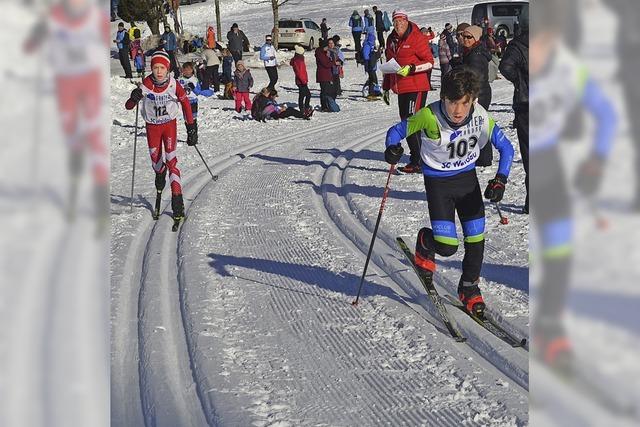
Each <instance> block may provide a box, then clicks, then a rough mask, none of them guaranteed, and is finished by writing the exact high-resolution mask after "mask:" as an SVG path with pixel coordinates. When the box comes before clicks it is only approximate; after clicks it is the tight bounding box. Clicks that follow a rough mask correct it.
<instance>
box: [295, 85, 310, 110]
mask: <svg viewBox="0 0 640 427" xmlns="http://www.w3.org/2000/svg"><path fill="white" fill-rule="evenodd" d="M310 103H311V91H310V90H309V86H308V85H298V108H299V109H300V110H301V111H304V109H307V108H309V104H310Z"/></svg>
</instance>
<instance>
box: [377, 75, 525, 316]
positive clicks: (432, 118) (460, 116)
mask: <svg viewBox="0 0 640 427" xmlns="http://www.w3.org/2000/svg"><path fill="white" fill-rule="evenodd" d="M479 92H480V77H479V76H478V75H477V74H476V72H475V71H473V70H472V69H470V68H468V67H461V68H459V69H456V70H453V71H450V72H449V73H447V74H446V75H445V76H444V78H443V79H442V88H441V90H440V100H439V101H436V102H433V103H431V104H429V105H427V106H426V107H424V108H422V109H420V110H419V111H418V112H417V113H416V114H414V115H413V116H411V117H409V118H407V119H404V120H402V121H401V122H400V123H397V124H395V125H393V126H392V127H391V128H389V130H388V131H387V138H386V142H385V144H386V150H385V153H384V154H385V160H386V161H387V163H390V164H392V165H395V164H397V163H398V162H399V161H400V158H401V157H402V153H403V149H402V145H401V142H402V140H403V139H406V137H407V136H409V135H413V134H418V135H419V137H420V140H421V148H420V157H421V159H422V173H423V175H424V186H425V190H426V193H427V201H428V202H429V219H430V220H431V228H426V227H425V228H422V229H421V230H420V231H419V232H418V238H417V242H416V252H415V263H416V266H417V267H418V268H420V269H422V270H424V272H425V273H426V274H427V275H431V277H433V273H434V272H435V269H436V263H435V256H436V254H438V255H440V256H443V257H449V256H451V255H453V254H454V253H455V252H456V251H457V249H458V236H457V234H456V225H455V214H456V212H457V213H458V218H459V220H460V222H461V225H462V232H463V234H464V258H463V260H462V276H461V277H460V282H459V283H458V297H459V298H460V301H462V303H463V304H464V306H465V308H466V310H467V311H469V312H470V313H473V314H475V315H477V316H480V317H482V316H483V315H484V309H485V303H484V300H483V298H482V294H481V292H480V288H479V287H478V283H479V281H480V270H481V269H482V262H483V257H484V225H485V215H484V202H483V200H482V193H481V192H480V183H479V182H478V177H477V175H476V170H475V162H476V160H477V159H478V156H479V155H480V149H481V148H482V147H484V146H485V145H486V144H489V143H491V144H493V146H494V147H495V148H496V149H497V150H498V151H499V153H500V162H499V166H498V171H497V173H496V176H495V178H493V179H491V180H489V184H488V185H487V188H486V190H485V191H484V197H485V198H487V199H489V200H491V201H492V202H496V203H497V202H500V200H502V197H503V195H504V191H505V185H506V183H507V178H508V176H509V171H510V169H511V162H512V160H513V153H514V151H513V147H512V146H511V142H510V141H509V140H508V139H507V137H506V136H505V135H504V133H503V132H502V130H501V129H500V127H499V126H498V125H497V124H496V122H495V121H494V120H493V118H492V117H491V116H490V115H489V113H488V112H487V110H485V109H484V108H483V107H482V106H481V105H480V104H478V102H477V98H478V94H479Z"/></svg>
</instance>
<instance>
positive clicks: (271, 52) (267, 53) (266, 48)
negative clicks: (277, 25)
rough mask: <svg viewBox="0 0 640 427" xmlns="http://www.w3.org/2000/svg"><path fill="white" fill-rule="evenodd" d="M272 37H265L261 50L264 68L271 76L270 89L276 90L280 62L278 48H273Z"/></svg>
mask: <svg viewBox="0 0 640 427" xmlns="http://www.w3.org/2000/svg"><path fill="white" fill-rule="evenodd" d="M272 41H273V40H272V38H271V35H270V34H268V35H267V36H265V42H264V44H263V45H262V47H261V48H260V59H262V60H263V61H264V68H265V70H267V74H268V75H269V86H267V87H268V88H270V89H275V87H276V83H277V82H278V61H276V48H275V47H273V44H272Z"/></svg>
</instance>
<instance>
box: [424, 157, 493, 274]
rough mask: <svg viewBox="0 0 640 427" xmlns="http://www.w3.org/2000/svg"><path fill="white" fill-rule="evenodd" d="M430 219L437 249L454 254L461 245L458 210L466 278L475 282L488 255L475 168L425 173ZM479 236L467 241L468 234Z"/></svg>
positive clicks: (447, 254) (443, 252)
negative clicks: (450, 173) (439, 174)
mask: <svg viewBox="0 0 640 427" xmlns="http://www.w3.org/2000/svg"><path fill="white" fill-rule="evenodd" d="M424 188H425V190H426V192H427V201H428V205H429V219H430V221H431V227H432V230H433V235H434V239H435V242H434V246H435V249H436V253H437V254H439V255H441V256H445V257H446V256H451V255H453V254H454V253H455V252H456V250H457V249H458V243H457V236H456V226H455V215H456V213H457V214H458V218H459V219H460V223H461V224H462V229H463V232H464V233H465V241H464V258H463V259H462V280H464V281H465V282H473V281H475V280H476V279H478V278H479V277H480V270H481V269H482V261H483V259H484V237H482V238H479V237H478V236H481V235H483V233H484V202H483V200H482V193H481V191H480V183H479V182H478V176H477V175H476V170H475V169H471V170H470V171H467V172H462V173H459V174H457V175H453V176H449V177H438V178H435V177H427V176H425V177H424ZM472 236H476V237H477V238H475V239H474V238H472V239H469V241H467V237H472Z"/></svg>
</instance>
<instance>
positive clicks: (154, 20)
mask: <svg viewBox="0 0 640 427" xmlns="http://www.w3.org/2000/svg"><path fill="white" fill-rule="evenodd" d="M147 25H148V26H149V29H150V30H151V34H153V35H156V36H159V35H160V20H159V19H158V17H157V16H149V17H148V18H147Z"/></svg>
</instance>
